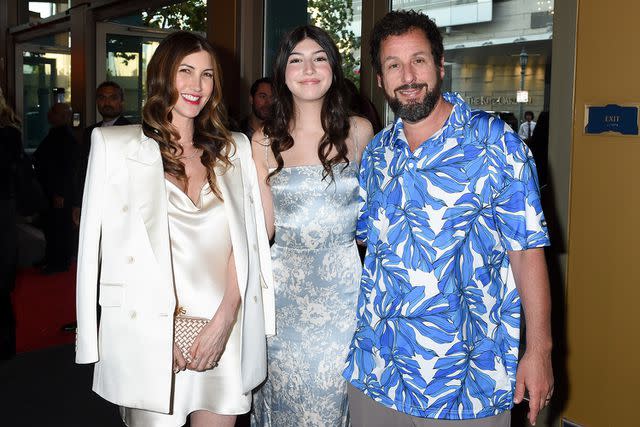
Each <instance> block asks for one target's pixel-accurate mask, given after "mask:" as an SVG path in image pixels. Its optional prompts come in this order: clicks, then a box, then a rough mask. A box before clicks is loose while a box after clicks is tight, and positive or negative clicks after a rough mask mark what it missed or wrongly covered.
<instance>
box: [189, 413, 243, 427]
mask: <svg viewBox="0 0 640 427" xmlns="http://www.w3.org/2000/svg"><path fill="white" fill-rule="evenodd" d="M235 424H236V416H235V415H220V414H214V413H213V412H209V411H194V412H192V413H191V427H233V426H234V425H235Z"/></svg>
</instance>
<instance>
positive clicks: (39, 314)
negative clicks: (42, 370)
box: [13, 265, 76, 353]
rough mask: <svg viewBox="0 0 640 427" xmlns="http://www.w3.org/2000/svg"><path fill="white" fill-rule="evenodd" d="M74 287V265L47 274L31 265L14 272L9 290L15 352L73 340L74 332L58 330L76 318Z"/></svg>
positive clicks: (67, 342)
mask: <svg viewBox="0 0 640 427" xmlns="http://www.w3.org/2000/svg"><path fill="white" fill-rule="evenodd" d="M75 289H76V268H75V265H73V266H72V267H71V268H70V269H69V271H67V272H65V273H57V274H52V275H50V276H43V275H41V274H40V273H39V272H38V270H37V269H34V268H29V269H24V270H19V271H18V277H17V278H16V288H15V291H14V292H13V309H14V311H15V315H16V351H17V352H18V353H21V352H25V351H32V350H38V349H42V348H47V347H52V346H56V345H60V344H69V343H73V342H74V341H75V333H74V332H63V331H62V330H61V329H60V328H61V327H62V325H64V324H67V323H70V322H73V321H74V320H75V319H76V311H75V310H76V309H75V301H76V297H75Z"/></svg>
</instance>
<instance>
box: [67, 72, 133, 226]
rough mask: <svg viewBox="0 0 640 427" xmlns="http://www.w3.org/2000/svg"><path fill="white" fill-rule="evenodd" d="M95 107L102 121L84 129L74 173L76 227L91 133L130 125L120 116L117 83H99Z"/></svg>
mask: <svg viewBox="0 0 640 427" xmlns="http://www.w3.org/2000/svg"><path fill="white" fill-rule="evenodd" d="M96 106H97V107H98V112H99V113H100V115H101V116H102V120H101V121H99V122H98V123H95V124H93V125H91V126H89V127H88V128H86V129H85V131H84V138H83V141H82V146H81V147H80V155H79V160H78V164H77V166H76V172H75V175H76V176H75V183H74V184H75V185H74V196H73V209H72V216H73V223H74V224H75V226H76V227H77V226H78V225H80V206H82V192H83V191H84V178H85V175H86V174H87V162H88V161H89V151H90V150H91V132H93V130H94V129H95V128H97V127H106V126H124V125H130V124H131V122H130V121H129V120H127V119H126V118H125V117H124V116H123V115H122V111H123V110H124V92H123V90H122V88H121V87H120V85H119V84H118V83H116V82H110V81H106V82H102V83H100V85H99V86H98V88H97V89H96Z"/></svg>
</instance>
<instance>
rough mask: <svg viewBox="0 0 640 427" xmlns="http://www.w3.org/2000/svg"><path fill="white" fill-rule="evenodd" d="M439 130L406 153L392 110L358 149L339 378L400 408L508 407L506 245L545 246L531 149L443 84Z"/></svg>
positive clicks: (451, 412)
mask: <svg viewBox="0 0 640 427" xmlns="http://www.w3.org/2000/svg"><path fill="white" fill-rule="evenodd" d="M443 96H444V98H445V100H446V101H447V102H449V103H451V104H453V109H452V112H451V114H450V116H449V118H448V120H447V122H446V123H445V124H444V126H443V127H442V129H441V130H440V131H438V132H437V133H436V134H435V135H434V136H432V137H431V138H429V139H428V140H427V141H424V142H423V143H422V144H421V145H420V146H419V147H418V148H417V149H416V150H415V151H414V152H411V150H410V149H409V145H408V143H407V141H406V138H405V136H404V130H403V123H402V120H400V119H398V120H396V121H395V123H393V124H391V125H389V126H388V127H387V128H385V129H384V130H383V131H381V132H380V133H379V134H377V135H376V136H375V137H374V139H373V140H372V141H371V143H370V144H369V145H368V146H367V148H366V150H365V151H364V153H363V156H362V163H361V170H360V177H359V180H360V194H361V203H362V207H361V211H360V215H359V219H358V225H357V237H358V239H359V240H361V241H363V242H365V243H366V247H367V252H366V257H365V261H364V268H363V274H362V281H361V288H360V295H359V300H358V309H357V320H358V322H357V329H356V332H355V334H354V337H353V340H352V342H351V345H350V349H349V355H348V358H347V367H346V369H345V370H344V373H343V375H344V377H345V378H346V379H347V380H348V381H349V382H350V383H351V384H352V385H353V386H355V387H356V388H358V389H360V390H361V391H363V392H364V393H365V394H366V395H368V396H370V397H371V398H373V399H374V400H376V401H377V402H379V403H381V404H383V405H385V406H387V407H390V408H393V409H396V410H398V411H401V412H404V413H407V414H409V415H412V416H417V417H423V418H433V419H443V420H457V419H472V418H481V417H487V416H492V415H496V414H499V413H501V412H503V411H504V410H507V409H509V408H511V406H512V401H513V392H514V387H515V373H516V366H517V361H518V341H519V328H520V298H519V296H518V292H517V290H516V286H515V281H514V278H513V274H512V272H511V267H510V264H509V256H508V252H507V251H517V250H525V249H529V248H537V247H542V246H546V245H548V244H549V238H548V233H547V227H546V223H545V219H544V215H543V212H542V208H541V205H540V194H539V190H538V183H537V177H536V170H535V165H534V161H533V157H532V155H531V152H530V151H529V149H528V148H527V146H526V145H525V144H524V143H523V142H522V140H521V139H520V138H519V137H518V135H517V134H516V133H515V132H513V131H512V130H511V128H510V127H509V126H508V125H507V124H505V123H504V122H503V121H502V120H500V119H499V118H497V117H494V116H492V115H490V114H488V113H486V112H483V111H471V109H470V108H469V106H468V105H467V104H466V103H465V102H464V101H463V100H462V98H461V97H460V96H459V95H457V94H454V93H445V94H443Z"/></svg>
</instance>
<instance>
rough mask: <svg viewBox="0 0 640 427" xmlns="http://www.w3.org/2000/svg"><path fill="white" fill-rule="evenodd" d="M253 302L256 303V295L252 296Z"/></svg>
mask: <svg viewBox="0 0 640 427" xmlns="http://www.w3.org/2000/svg"><path fill="white" fill-rule="evenodd" d="M253 302H255V303H256V304H257V303H258V297H257V296H256V295H254V296H253Z"/></svg>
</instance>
